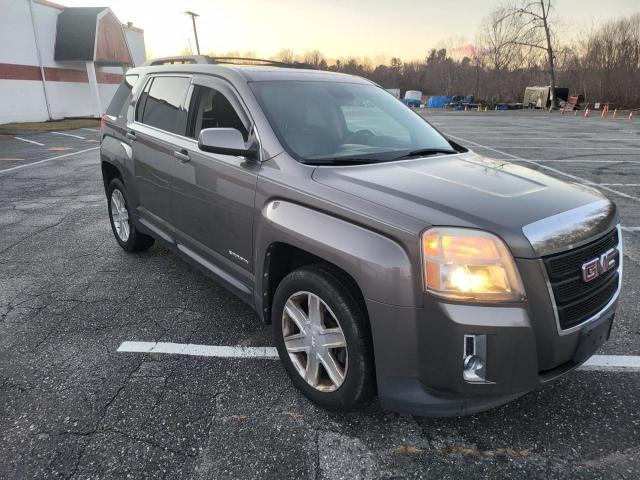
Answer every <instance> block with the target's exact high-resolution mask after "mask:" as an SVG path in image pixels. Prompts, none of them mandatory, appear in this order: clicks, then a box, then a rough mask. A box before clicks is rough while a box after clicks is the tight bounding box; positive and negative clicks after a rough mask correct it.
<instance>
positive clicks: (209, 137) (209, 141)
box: [198, 128, 258, 160]
mask: <svg viewBox="0 0 640 480" xmlns="http://www.w3.org/2000/svg"><path fill="white" fill-rule="evenodd" d="M198 148H200V150H202V151H204V152H209V153H219V154H221V155H235V156H240V157H245V158H248V159H250V160H257V158H258V148H257V145H255V144H254V145H252V146H250V147H249V148H247V147H246V145H245V143H244V138H243V137H242V133H240V130H238V129H235V128H205V129H203V130H200V135H199V136H198Z"/></svg>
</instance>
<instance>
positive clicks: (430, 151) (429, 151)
mask: <svg viewBox="0 0 640 480" xmlns="http://www.w3.org/2000/svg"><path fill="white" fill-rule="evenodd" d="M438 153H444V154H447V155H452V154H454V153H458V152H457V151H455V150H448V149H446V148H421V149H420V150H412V151H411V152H409V153H405V154H403V155H400V156H399V157H396V158H394V160H403V159H405V158H413V157H426V156H427V155H437V154H438Z"/></svg>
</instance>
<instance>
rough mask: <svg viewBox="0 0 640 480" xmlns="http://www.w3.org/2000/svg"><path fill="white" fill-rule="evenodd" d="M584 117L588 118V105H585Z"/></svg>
mask: <svg viewBox="0 0 640 480" xmlns="http://www.w3.org/2000/svg"><path fill="white" fill-rule="evenodd" d="M584 118H589V107H587V108H586V109H585V111H584Z"/></svg>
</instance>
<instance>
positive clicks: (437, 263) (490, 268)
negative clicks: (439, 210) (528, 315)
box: [422, 227, 524, 302]
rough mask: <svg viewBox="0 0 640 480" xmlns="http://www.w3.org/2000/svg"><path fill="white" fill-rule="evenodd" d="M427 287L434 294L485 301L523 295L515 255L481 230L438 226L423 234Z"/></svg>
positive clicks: (496, 239) (516, 299) (507, 299)
mask: <svg viewBox="0 0 640 480" xmlns="http://www.w3.org/2000/svg"><path fill="white" fill-rule="evenodd" d="M422 259H423V264H424V265H423V278H424V289H425V291H428V292H430V293H433V294H435V295H438V296H441V297H445V298H450V299H455V300H472V301H483V302H509V301H518V300H521V299H523V298H524V288H523V286H522V281H521V280H520V275H518V270H517V268H516V266H515V264H514V261H513V257H512V256H511V253H510V252H509V250H508V249H507V247H506V245H505V244H504V242H503V241H502V240H500V239H499V238H498V237H496V236H495V235H493V234H491V233H488V232H484V231H482V230H473V229H468V228H453V227H435V228H431V229H429V230H427V231H426V232H424V233H423V234H422Z"/></svg>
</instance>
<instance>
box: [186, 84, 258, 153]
mask: <svg viewBox="0 0 640 480" xmlns="http://www.w3.org/2000/svg"><path fill="white" fill-rule="evenodd" d="M189 112H190V114H189V123H188V126H187V136H189V137H191V138H198V135H199V134H200V130H202V129H204V128H235V129H236V130H239V131H240V133H242V136H243V137H244V140H245V142H246V141H247V139H248V136H249V132H248V130H247V127H246V126H245V124H244V122H243V121H242V120H241V119H240V117H239V116H238V113H237V112H236V110H235V108H234V107H233V105H232V104H231V102H230V101H229V99H228V98H227V97H226V96H225V95H223V94H222V93H221V92H220V91H218V90H216V89H213V88H209V87H203V86H202V85H196V86H195V87H194V88H193V94H192V95H191V102H190V105H189Z"/></svg>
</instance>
